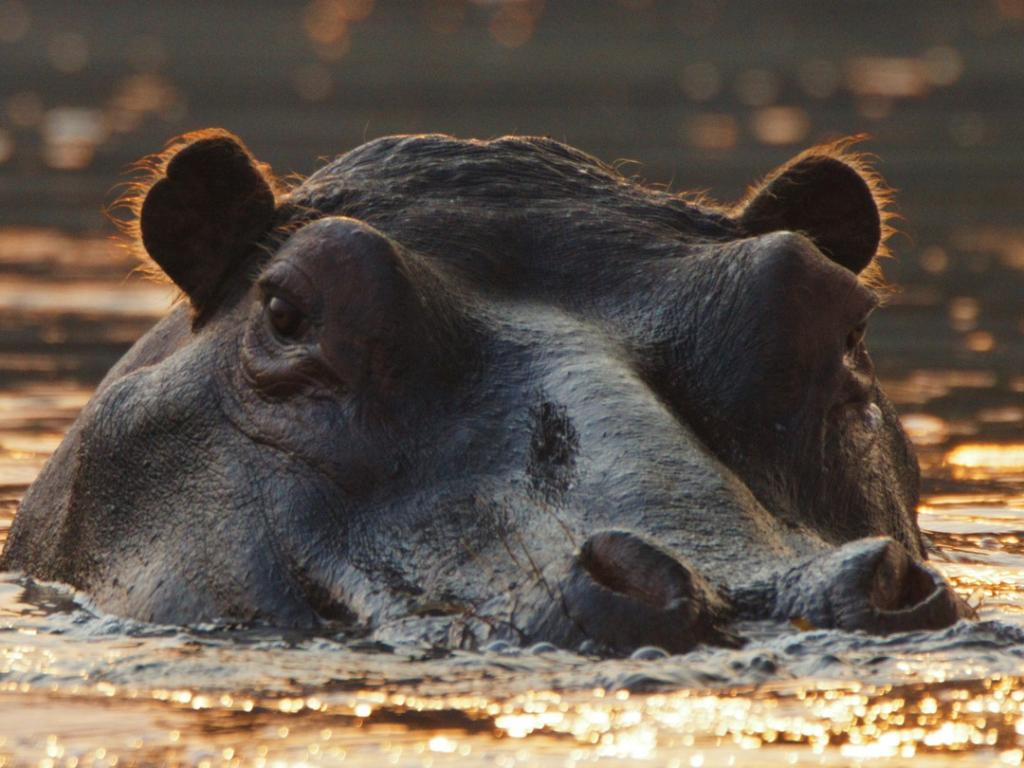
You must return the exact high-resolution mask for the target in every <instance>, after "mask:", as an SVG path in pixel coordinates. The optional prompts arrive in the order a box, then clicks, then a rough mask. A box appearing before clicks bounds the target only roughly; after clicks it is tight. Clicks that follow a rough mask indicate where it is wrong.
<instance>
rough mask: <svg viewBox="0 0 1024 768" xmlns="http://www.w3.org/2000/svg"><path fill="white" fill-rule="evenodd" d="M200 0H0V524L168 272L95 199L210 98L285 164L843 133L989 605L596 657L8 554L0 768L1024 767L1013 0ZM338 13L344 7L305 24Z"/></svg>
mask: <svg viewBox="0 0 1024 768" xmlns="http://www.w3.org/2000/svg"><path fill="white" fill-rule="evenodd" d="M202 5H203V8H204V10H203V12H202V14H203V15H201V17H200V14H199V12H198V11H197V9H198V8H199V4H188V3H182V2H167V3H146V2H129V1H127V0H125V1H124V2H120V0H119V2H117V3H103V4H99V3H97V4H88V3H80V2H78V1H77V0H47V2H28V1H27V0H26V1H24V2H23V1H22V0H0V56H2V57H3V65H4V66H3V67H0V538H2V537H3V536H5V535H6V530H7V528H8V526H9V525H10V521H11V519H12V518H13V516H14V513H15V510H16V507H17V503H18V500H19V499H20V497H21V495H22V494H23V493H24V490H25V488H26V487H27V486H28V484H29V483H30V482H31V481H32V479H33V478H34V477H35V475H36V474H37V473H38V471H39V469H40V467H41V466H42V464H43V462H44V461H45V460H46V458H47V456H48V455H49V454H50V453H51V452H52V451H53V450H54V448H55V447H56V446H57V445H58V443H59V442H60V439H61V436H62V434H63V433H64V431H65V430H66V429H67V428H68V426H69V425H70V423H71V421H72V420H73V419H74V417H75V415H76V413H77V412H78V410H79V409H80V408H81V407H82V405H83V404H84V403H85V402H86V400H87V399H88V397H89V394H90V391H91V389H92V387H94V386H95V384H96V383H97V382H98V381H99V379H100V378H101V377H102V375H103V373H104V372H105V370H106V369H107V368H108V367H109V366H110V365H111V364H112V363H113V362H114V361H115V360H116V359H117V357H118V356H119V355H120V354H121V353H122V352H123V351H124V350H125V349H126V347H127V345H128V344H130V343H131V341H132V340H134V339H135V338H137V337H138V336H139V335H141V334H142V333H143V332H144V331H145V330H146V328H147V327H149V326H150V325H151V324H152V323H153V322H154V321H155V319H156V318H158V317H159V316H160V315H161V314H162V313H164V312H165V311H166V309H167V308H168V306H169V304H170V302H171V300H172V296H171V294H170V293H169V291H168V290H167V288H166V286H163V285H160V284H156V283H152V282H148V281H147V280H146V279H144V278H143V277H141V276H140V275H137V274H135V273H134V272H133V270H134V269H135V266H136V265H135V263H134V262H133V261H132V260H131V258H130V257H129V256H128V255H127V254H126V253H125V252H124V251H122V250H120V249H119V248H118V247H117V245H116V244H115V243H114V242H113V241H112V240H111V239H110V233H109V228H108V227H106V225H105V224H104V223H103V219H102V217H101V216H100V214H99V213H98V211H99V209H100V207H101V203H102V201H103V200H104V199H107V200H109V196H107V197H106V198H104V194H105V191H106V190H109V189H110V187H111V186H112V185H113V184H114V182H115V181H116V180H117V179H118V178H119V176H118V174H119V169H121V168H123V166H124V164H125V163H127V162H128V161H129V160H131V159H134V158H137V157H139V156H140V155H142V154H143V153H145V152H149V151H153V150H156V149H158V148H159V147H160V146H161V143H162V142H163V141H164V140H166V138H168V137H169V136H171V135H173V134H175V133H179V132H181V131H183V130H188V129H193V128H197V127H202V126H204V125H226V126H228V127H229V128H231V129H233V130H236V131H238V132H239V133H242V134H243V135H244V136H245V138H246V139H247V140H248V141H249V143H250V146H251V147H252V148H253V150H254V151H255V152H256V153H257V154H258V155H259V156H261V157H263V158H265V159H267V160H269V161H271V162H273V164H274V165H275V167H277V168H278V169H279V170H282V171H289V170H292V169H297V170H299V171H303V172H309V171H310V170H312V169H313V168H314V167H316V162H315V160H314V158H316V157H317V156H318V155H323V154H330V153H334V152H337V151H340V150H342V149H344V148H346V147H350V146H353V145H355V144H357V143H359V141H361V140H362V139H363V138H370V137H373V136H376V135H381V134H384V133H388V132H395V131H420V130H445V131H452V132H455V133H459V134H462V135H478V136H481V135H482V136H487V135H495V134H500V133H504V132H508V131H516V132H520V133H526V132H537V133H547V134H552V135H555V136H558V137H559V138H565V139H567V140H568V141H570V142H571V143H574V144H577V145H580V146H582V147H583V148H585V149H587V150H590V151H593V152H595V153H596V154H598V155H600V156H602V157H604V158H606V159H609V160H613V159H615V158H619V157H639V158H642V159H643V160H645V161H646V162H647V163H648V165H647V166H645V168H644V172H645V174H646V175H647V176H648V178H652V179H655V180H661V181H665V182H668V181H670V180H675V181H676V184H675V185H676V186H685V187H691V188H693V187H703V186H706V187H710V188H713V189H714V191H715V192H716V193H718V194H719V195H720V196H721V197H723V198H725V199H730V198H733V197H736V196H738V195H739V194H741V192H742V189H743V185H744V184H745V183H746V182H748V181H749V180H751V179H752V178H754V177H755V176H756V175H757V174H758V173H764V172H766V171H767V170H769V169H770V168H771V166H772V165H773V164H774V163H777V162H780V161H781V160H783V159H785V157H787V156H788V155H789V154H792V153H794V152H796V151H798V150H799V149H800V148H801V147H802V146H805V145H807V144H809V143H811V142H813V141H815V140H818V139H822V138H828V137H835V136H836V135H839V134H851V133H857V132H859V131H862V130H867V131H870V132H871V133H872V134H874V136H875V139H874V140H873V141H872V142H871V143H870V144H869V148H870V149H871V150H872V151H875V152H878V153H879V155H880V156H881V158H882V161H883V163H882V170H883V171H884V173H885V174H886V176H887V178H889V180H890V181H891V182H892V183H894V184H895V185H896V186H897V187H899V188H900V194H899V196H898V199H899V201H900V204H901V208H902V211H903V213H904V214H905V217H906V218H905V221H904V222H901V223H900V228H901V229H903V230H904V231H906V232H908V235H907V236H903V237H898V238H897V239H896V240H895V242H894V248H893V250H894V252H895V253H896V255H897V258H895V259H893V260H891V261H890V262H889V263H888V264H887V267H886V271H887V273H888V274H889V276H890V277H891V279H892V280H893V282H894V283H896V284H897V285H898V286H899V288H900V290H899V291H898V292H896V293H894V294H893V296H892V297H891V299H890V301H889V303H888V306H886V307H885V308H883V309H882V310H881V311H879V312H877V313H876V314H875V316H874V317H873V318H872V322H871V327H870V329H869V332H868V342H869V347H870V348H871V350H872V354H873V356H874V359H875V362H876V365H877V368H878V371H879V374H880V376H881V377H882V379H883V382H884V384H885V387H886V389H887V391H888V393H889V395H890V397H891V399H892V400H893V401H894V402H895V403H896V405H897V407H898V408H899V410H900V413H901V415H902V418H903V420H904V423H905V425H906V428H907V431H908V432H909V434H910V435H911V436H912V438H913V440H914V441H915V443H916V444H917V446H918V451H919V455H920V459H921V465H922V469H923V473H924V489H923V490H924V492H923V496H922V502H921V508H920V520H921V525H922V527H923V528H924V529H925V530H926V531H927V532H928V534H929V536H930V538H931V540H932V542H933V544H934V553H933V555H932V557H933V560H934V562H935V563H936V565H937V567H939V568H940V569H941V570H942V571H943V572H945V573H946V575H947V576H948V577H949V578H950V579H951V580H952V582H953V583H954V584H955V586H956V588H957V589H958V590H959V591H960V593H961V594H962V595H963V596H964V597H965V598H966V599H967V600H968V601H970V602H971V603H972V604H973V605H975V606H976V607H977V610H978V614H979V621H977V622H973V623H962V624H960V625H958V626H955V627H953V628H951V629H949V630H945V631H942V632H933V633H911V634H905V635H896V636H892V637H887V638H878V637H870V636H867V635H862V634H846V633H838V632H826V631H820V630H811V631H801V629H800V628H798V627H778V626H764V625H760V626H759V625H751V626H746V627H744V628H743V630H744V633H745V634H746V635H747V636H749V637H750V638H751V642H750V643H749V644H748V645H747V646H746V647H745V648H744V649H742V650H739V651H733V650H719V649H698V650H697V651H694V652H692V653H690V654H687V655H685V656H676V657H670V658H662V659H648V660H643V659H625V660H621V659H620V660H607V659H606V660H600V659H593V658H585V657H581V656H578V655H575V654H572V653H568V652H562V651H558V652H551V653H532V652H530V651H528V650H515V649H504V650H494V651H491V652H486V653H468V652H448V651H444V650H439V649H433V648H426V647H400V648H389V647H384V646H380V645H367V644H365V643H361V642H359V641H353V640H351V639H347V638H345V637H334V636H308V635H295V634H281V633H274V632H269V631H264V630H254V629H242V630H240V629H237V628H234V629H230V628H224V627H218V626H206V627H194V628H189V629H182V628H177V627H161V626H152V625H143V624H138V623H134V622H128V621H124V620H120V619H118V618H116V617H112V616H108V615H104V614H102V613H101V612H99V611H97V610H95V608H94V607H92V606H90V604H89V601H88V598H87V597H86V596H83V595H79V594H75V593H73V592H72V591H69V590H68V589H67V588H65V587H62V586H60V585H52V584H38V583H33V582H31V581H27V580H25V579H24V578H21V577H20V576H19V575H18V574H4V575H2V576H0V764H17V765H22V764H26V765H27V764H34V765H40V766H56V765H65V766H80V765H108V766H109V765H155V764H181V765H210V766H213V765H306V764H308V765H335V764H352V765H357V766H360V765H365V766H371V765H372V766H379V765H390V764H396V765H423V766H443V765H450V764H458V765H464V764H481V765H496V766H512V765H540V766H548V765H550V766H570V765H576V764H589V763H606V764H609V765H612V764H614V765H618V764H621V763H622V762H623V761H628V760H632V761H635V762H636V763H637V764H645V765H646V764H657V765H675V766H684V767H685V766H695V767H699V766H713V765H803V764H812V765H861V764H864V765H866V764H868V763H869V762H870V764H871V765H886V764H892V765H896V764H901V763H903V762H905V761H906V760H908V759H909V758H911V757H912V758H913V759H914V761H915V762H916V763H919V764H921V765H948V764H950V763H957V764H960V765H985V766H988V765H993V764H996V765H1010V766H1014V765H1019V764H1021V763H1022V761H1024V217H1022V215H1021V214H1022V209H1021V201H1022V200H1024V152H1022V150H1021V147H1024V133H1022V126H1024V121H1021V120H1020V114H1021V110H1022V109H1024V87H1022V84H1024V69H1022V60H1021V57H1020V50H1021V42H1022V40H1024V5H1021V3H1019V2H1014V0H1000V1H999V2H995V1H994V2H978V3H962V4H958V3H948V4H941V7H940V4H935V3H934V2H931V1H930V0H907V1H906V2H903V3H900V4H892V3H888V2H874V1H871V2H869V1H867V0H865V2H861V3H851V4H822V3H811V2H799V1H798V0H786V2H780V3H777V4H771V7H772V9H773V11H772V13H771V14H767V13H764V12H763V8H764V4H761V3H759V2H757V0H735V1H734V2H713V1H711V0H707V1H706V2H705V1H697V0H693V1H692V2H691V1H689V0H687V2H678V3H674V2H673V3H669V2H650V1H648V0H620V2H618V3H611V2H609V3H607V4H594V9H596V8H597V6H598V5H601V9H600V10H593V9H592V12H590V13H588V14H575V13H572V12H570V11H569V10H567V9H568V8H569V6H571V5H572V4H565V5H564V6H562V5H560V4H555V3H551V4H548V7H547V10H546V11H544V12H543V13H541V11H543V9H544V7H545V6H544V4H543V3H538V2H523V3H501V2H474V3H462V2H460V1H459V0H452V2H430V3H426V2H425V3H424V4H423V7H424V8H427V9H429V12H428V13H427V15H425V16H423V17H422V18H421V17H420V16H419V15H416V20H414V21H409V20H408V18H406V17H411V16H412V14H409V13H406V12H405V11H403V10H402V8H403V4H401V3H397V4H394V5H388V4H386V3H379V4H378V5H377V7H376V10H374V3H372V2H347V3H331V2H310V3H308V4H307V3H284V2H273V3H271V2H254V3H251V4H247V5H246V6H245V8H246V9H247V10H245V11H244V12H243V11H240V10H239V8H241V7H242V6H241V5H239V6H238V7H235V4H230V3H225V4H214V3H209V4H202ZM410 5H411V4H410ZM506 6H508V7H511V8H513V10H514V12H509V13H505V11H503V10H502V9H503V8H505V7H506ZM342 7H345V8H349V9H350V11H349V12H350V13H354V11H351V9H352V8H356V9H362V10H361V11H360V13H363V15H362V16H359V18H358V19H355V17H353V19H350V20H349V21H350V22H351V23H349V22H345V23H341V25H340V27H339V26H337V23H336V24H335V27H333V28H332V27H330V24H328V26H327V27H324V24H327V21H330V19H328V20H327V21H325V20H324V17H322V13H323V12H324V9H325V8H326V9H327V10H328V11H330V9H331V8H342ZM516 8H518V10H515V9H516ZM256 9H258V10H256ZM452 9H455V10H454V11H453V10H452ZM467 9H468V10H467ZM524 9H525V10H524ZM531 9H532V10H531ZM115 11H116V12H115ZM503 13H505V15H504V16H503V15H502V14H503ZM524 13H525V14H526V15H525V16H524V15H523V14H524ZM318 14H320V15H318ZM509 14H511V15H509ZM517 14H518V15H517ZM530 14H533V15H532V16H531V15H530ZM538 14H540V15H538ZM577 16H578V17H577ZM335 22H337V18H336V19H335ZM325 29H326V30H327V32H329V33H330V34H328V33H325V31H324V30H325ZM331 29H333V32H331ZM827 30H831V31H830V32H827V33H826V31H827ZM55 41H56V42H55Z"/></svg>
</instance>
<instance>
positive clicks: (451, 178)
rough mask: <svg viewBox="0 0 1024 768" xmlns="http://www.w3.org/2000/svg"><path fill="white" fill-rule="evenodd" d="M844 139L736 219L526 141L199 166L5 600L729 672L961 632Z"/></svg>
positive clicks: (30, 498)
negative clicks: (703, 660)
mask: <svg viewBox="0 0 1024 768" xmlns="http://www.w3.org/2000/svg"><path fill="white" fill-rule="evenodd" d="M882 189H883V186H882V184H881V182H880V180H879V179H877V177H876V176H875V175H874V174H873V173H872V172H871V171H870V170H869V169H868V168H866V166H865V164H864V163H863V161H862V159H861V158H860V157H859V156H857V155H855V154H853V153H851V152H850V151H849V150H848V149H847V148H846V147H845V146H844V145H833V146H828V147H820V148H816V149H811V150H808V151H807V152H804V153H803V154H801V155H799V156H797V157H796V158H794V159H793V160H792V161H790V162H789V163H787V164H786V165H785V166H783V167H782V168H780V169H778V170H777V171H775V172H774V173H772V174H771V175H770V176H768V177H767V179H766V180H764V181H763V182H762V183H761V184H759V185H757V186H756V187H754V188H753V189H752V190H751V192H750V194H749V195H748V196H747V198H746V199H745V200H743V201H742V202H741V203H739V204H737V205H735V206H733V207H719V206H716V205H713V204H711V203H710V202H708V201H703V200H700V199H694V198H689V197H686V196H680V195H676V194H670V193H668V192H666V191H662V190H657V189H651V188H648V187H645V186H643V185H641V184H638V183H636V182H634V181H632V180H629V179H626V178H624V177H622V176H621V175H619V174H618V173H617V172H616V171H614V170H612V169H611V168H609V167H608V166H606V165H604V164H602V163H601V162H599V161H598V160H596V159H594V158H592V157H590V156H588V155H586V154H584V153H582V152H580V151H578V150H575V149H573V148H571V147H568V146H566V145H564V144H561V143H558V142H556V141H553V140H550V139H545V138H531V137H509V138H502V139H497V140H493V141H463V140H458V139H454V138H451V137H448V136H439V135H424V136H395V137H388V138H383V139H378V140H375V141H371V142H369V143H367V144H364V145H363V146H361V147H358V148H356V149H354V150H352V151H351V152H349V153H347V154H345V155H342V156H341V157H339V158H338V159H336V160H335V161H334V162H332V163H330V164H328V165H327V166H325V167H324V168H322V169H321V170H319V171H317V172H316V173H314V174H313V175H312V176H310V177H309V178H308V179H306V180H305V181H303V182H302V183H300V184H297V185H294V186H292V187H291V188H286V187H284V186H282V185H280V184H278V183H277V182H276V181H275V180H274V178H273V177H272V175H271V173H270V170H269V169H268V168H267V167H265V166H264V165H263V164H261V163H259V162H257V161H256V160H255V159H254V158H253V157H252V155H251V154H250V153H249V151H248V150H247V149H246V148H245V147H244V145H243V144H242V143H241V141H239V140H238V139H237V138H236V137H234V136H232V135H231V134H228V133H226V132H223V131H205V132H202V133H198V134H192V135H189V136H186V137H183V138H182V139H181V140H180V141H179V142H177V143H176V144H174V145H173V146H172V147H171V148H170V149H169V150H168V151H167V152H165V153H164V154H163V155H161V156H159V157H158V158H157V160H156V161H155V172H154V176H153V178H152V179H150V180H148V181H147V182H146V184H145V185H143V188H141V189H140V194H139V198H138V206H137V208H138V210H137V213H138V216H137V225H136V228H137V238H138V242H139V243H140V244H141V245H142V246H143V247H144V249H145V251H146V252H147V253H148V255H149V257H150V259H151V260H152V262H153V263H154V264H155V265H156V266H157V267H159V269H160V270H161V271H162V272H163V273H164V274H165V275H166V276H167V277H168V278H170V280H172V281H173V282H174V283H175V284H176V285H177V286H178V287H179V288H180V289H181V291H182V294H183V299H182V301H181V302H180V303H179V304H178V305H177V306H176V307H175V308H174V309H173V310H172V311H171V312H170V314H169V315H167V317H165V318H164V319H163V320H162V321H161V322H159V323H158V324H157V325H156V326H155V327H154V328H153V329H152V330H151V331H150V332H149V333H148V334H147V335H145V336H144V337H143V338H142V339H140V340H139V341H138V342H137V343H136V344H135V346H134V347H133V348H132V349H131V350H130V351H129V352H128V353H127V355H126V356H125V357H124V358H123V359H122V360H121V361H120V362H119V363H118V364H117V365H116V366H115V367H114V368H113V369H112V370H111V371H110V373H109V374H108V375H107V376H106V378H105V379H104V380H103V382H102V383H101V384H100V386H99V388H98V389H97V391H96V394H95V395H94V396H93V398H92V400H91V401H90V403H89V404H88V405H87V406H86V408H85V409H84V410H83V412H82V413H81V415H80V417H79V418H78V420H77V422H76V423H75V425H74V426H73V427H72V429H71V430H70V432H69V433H68V435H67V436H66V438H65V440H64V442H63V444H62V445H61V446H60V448H59V449H58V450H57V452H56V453H55V454H54V455H53V457H52V458H51V459H50V461H49V463H48V464H47V465H46V467H45V469H44V470H43V472H42V473H41V475H40V476H39V478H38V479H37V480H36V482H35V484H34V485H33V486H32V487H31V488H30V489H29V491H28V493H27V494H26V495H25V497H24V500H23V501H22V504H21V508H20V510H19V512H18V516H17V519H16V520H15V523H14V527H13V529H12V531H11V534H10V537H9V539H8V542H7V545H6V549H5V551H4V554H3V562H2V563H0V565H2V566H3V567H4V568H7V569H16V570H21V571H24V572H25V573H27V574H30V575H32V576H35V577H37V578H40V579H47V580H56V581H62V582H67V583H69V584H72V585H74V586H75V587H78V588H80V589H82V590H84V591H86V592H87V593H89V594H90V595H91V596H92V598H93V600H94V601H95V604H96V605H97V606H98V607H99V608H101V609H103V610H105V611H109V612H112V613H115V614H120V615H125V616H130V617H134V618H139V619H143V620H146V621H151V622H165V623H175V624H182V623H184V624H191V623H198V622H206V621H212V620H219V619H224V620H230V621H242V622H263V623H269V624H273V625H277V626H296V627H319V626H322V625H327V626H334V625H337V626H344V627H348V628H353V629H355V630H357V631H360V632H364V633H365V634H366V635H367V636H369V637H372V638H376V639H381V640H388V641H403V640H417V641H427V642H432V643H438V644H443V645H449V646H455V647H469V648H472V647H480V646H482V645H484V644H486V643H488V642H491V641H495V640H503V641H508V642H515V643H522V644H526V643H536V642H541V641H546V642H551V643H554V644H556V645H559V646H562V647H567V648H580V647H586V648H590V649H594V650H597V651H600V652H605V653H613V654H614V653H626V652H629V651H631V650H633V649H635V648H637V647H639V646H645V645H656V646H661V647H663V648H665V649H666V650H668V651H670V652H684V651H687V650H689V649H691V648H693V647H694V646H695V645H697V644H699V643H710V644H720V645H736V644H738V643H741V642H742V640H743V638H742V636H741V633H739V632H738V631H737V626H736V625H737V622H741V621H744V620H751V619H765V620H767V619H774V620H778V621H797V622H805V623H807V624H810V625H812V626H817V627H833V628H840V629H846V630H866V631H868V632H874V633H888V632H894V631H900V630H908V629H917V628H938V627H944V626H947V625H950V624H952V623H954V622H956V621H957V620H958V619H959V618H961V617H964V616H968V615H969V614H970V609H969V608H968V607H967V606H966V605H965V604H964V603H963V602H962V601H961V600H960V599H959V598H958V597H956V595H955V594H954V592H953V590H952V589H951V587H950V586H949V584H948V583H947V582H946V581H945V580H944V579H943V578H942V577H941V576H940V575H939V574H938V573H937V572H936V571H935V570H934V569H932V568H931V567H930V566H929V565H928V564H927V563H926V562H925V559H926V551H925V546H924V542H923V540H922V536H921V532H920V530H919V528H918V525H917V519H916V504H917V498H918V465H917V460H916V458H915V455H914V452H913V449H912V448H911V445H910V443H909V442H908V440H907V437H906V436H905V435H904V433H903V431H902V429H901V427H900V423H899V420H898V418H897V416H896V414H895V411H894V409H893V407H892V406H891V405H890V403H889V401H888V400H887V399H886V397H885V395H884V394H883V393H882V391H881V390H880V388H879V386H878V383H877V381H876V379H875V376H874V370H873V366H872V362H871V358H870V357H869V355H868V352H867V348H866V346H865V330H866V326H867V323H868V321H869V317H870V315H871V313H872V312H873V311H874V310H875V309H876V307H877V306H878V304H879V290H880V285H881V281H880V273H879V271H878V269H877V266H876V263H875V262H876V257H877V256H878V255H879V253H880V251H883V250H884V242H885V237H886V235H887V233H888V229H887V226H886V213H885V209H886V205H887V200H886V198H885V196H884V193H883V192H882V191H881V190H882Z"/></svg>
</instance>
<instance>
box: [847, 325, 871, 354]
mask: <svg viewBox="0 0 1024 768" xmlns="http://www.w3.org/2000/svg"><path fill="white" fill-rule="evenodd" d="M866 329H867V323H861V324H860V325H858V326H856V327H855V328H854V329H853V330H851V331H850V332H849V333H848V334H846V351H847V352H852V351H853V350H855V349H856V348H857V347H858V345H859V344H860V343H861V342H862V341H863V340H864V331H865V330H866Z"/></svg>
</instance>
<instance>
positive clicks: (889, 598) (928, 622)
mask: <svg viewBox="0 0 1024 768" xmlns="http://www.w3.org/2000/svg"><path fill="white" fill-rule="evenodd" d="M775 589H776V594H775V595H774V604H775V611H774V614H773V617H774V618H777V619H797V618H799V619H804V620H806V621H809V622H811V623H812V624H814V625H815V626H818V627H835V628H837V629H846V630H858V629H860V630H865V631H867V632H873V633H877V634H888V633H891V632H903V631H908V630H915V629H939V628H942V627H948V626H949V625H951V624H953V623H955V622H956V621H957V620H959V619H961V618H967V617H970V616H971V615H972V614H973V611H972V610H971V608H970V607H969V606H968V605H967V604H966V603H964V601H963V600H961V599H960V598H959V597H958V596H957V594H956V593H955V592H954V591H953V588H952V587H951V586H950V584H949V583H948V582H947V581H946V580H945V579H944V578H943V576H942V575H941V574H940V573H939V572H938V571H935V570H933V569H932V568H930V567H929V566H927V565H925V564H923V563H921V562H919V561H917V560H915V559H914V558H913V556H911V554H910V553H909V552H907V550H906V549H905V548H904V547H903V546H902V545H900V544H899V543H897V542H896V541H894V540H893V539H890V538H883V537H875V538H868V539H860V540H858V541H854V542H850V543H849V544H846V545H845V546H843V547H840V548H839V549H838V550H836V551H835V552H832V553H829V554H828V555H826V556H823V557H819V558H817V559H815V560H812V561H810V562H808V563H805V564H803V565H801V566H799V567H797V568H794V569H792V570H790V571H788V572H786V573H785V574H783V575H782V576H781V577H780V578H779V579H778V581H777V582H776V586H775Z"/></svg>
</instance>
